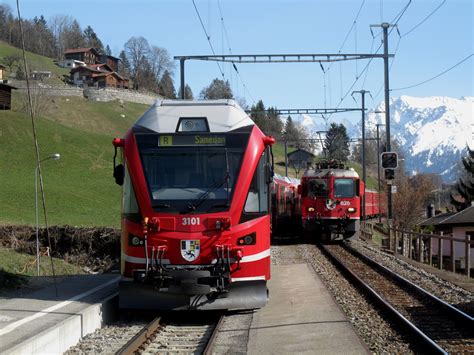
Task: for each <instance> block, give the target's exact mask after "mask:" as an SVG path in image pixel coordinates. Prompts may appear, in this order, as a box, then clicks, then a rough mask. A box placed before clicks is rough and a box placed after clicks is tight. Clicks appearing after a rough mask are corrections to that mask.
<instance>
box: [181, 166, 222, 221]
mask: <svg viewBox="0 0 474 355" xmlns="http://www.w3.org/2000/svg"><path fill="white" fill-rule="evenodd" d="M229 179H230V176H229V174H228V173H226V175H225V176H224V178H223V179H222V181H219V182H218V183H215V184H214V185H212V186H211V187H210V188H209V189H207V190H206V191H204V192H203V193H202V194H201V195H199V197H198V198H197V201H196V203H194V204H193V203H189V204H188V209H189V212H191V211H194V210H196V209H197V208H198V207H199V206H201V205H202V204H203V203H204V202H205V201H206V200H207V199H208V198H209V196H210V194H211V193H213V192H214V191H215V190H217V189H218V188H220V187H221V186H222V185H224V184H225V183H226V181H227V182H228V181H229ZM227 204H228V203H227Z"/></svg>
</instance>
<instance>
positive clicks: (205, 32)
mask: <svg viewBox="0 0 474 355" xmlns="http://www.w3.org/2000/svg"><path fill="white" fill-rule="evenodd" d="M192 1H193V5H194V10H196V14H197V16H198V18H199V22H201V27H202V30H203V31H204V34H205V35H206V39H207V42H208V43H209V47H211V51H212V54H213V55H216V52H215V51H214V47H213V45H212V42H211V36H209V34H208V33H207V30H206V27H205V26H204V23H203V22H202V18H201V14H200V13H199V10H198V8H197V6H196V3H195V1H194V0H192ZM216 64H217V67H218V68H219V71H220V72H221V75H222V78H225V75H224V72H223V71H222V68H221V65H220V64H219V62H217V61H216Z"/></svg>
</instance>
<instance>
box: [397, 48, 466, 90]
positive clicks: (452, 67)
mask: <svg viewBox="0 0 474 355" xmlns="http://www.w3.org/2000/svg"><path fill="white" fill-rule="evenodd" d="M473 55H474V54H473V53H471V54H469V55H468V56H467V57H465V58H464V59H462V60H461V61H459V62H457V63H456V64H454V65H453V66H451V67H449V68H448V69H446V70H443V71H442V72H441V73H439V74H437V75H435V76H433V77H431V78H429V79H426V80H424V81H422V82H420V83H418V84H414V85H410V86H404V87H401V88H396V89H390V91H398V90H405V89H411V88H414V87H416V86H420V85H423V84H426V83H428V82H430V81H431V80H434V79H436V78H439V77H440V76H442V75H444V74H446V73H447V72H449V71H451V70H453V69H454V68H456V67H457V66H459V65H461V64H462V63H464V62H465V61H466V60H468V59H469V58H471V57H472V56H473Z"/></svg>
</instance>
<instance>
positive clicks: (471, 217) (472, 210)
mask: <svg viewBox="0 0 474 355" xmlns="http://www.w3.org/2000/svg"><path fill="white" fill-rule="evenodd" d="M439 224H440V225H443V226H448V225H453V224H458V225H459V224H468V225H471V226H474V206H470V207H468V208H465V209H463V210H462V211H460V212H458V213H456V214H454V215H453V216H451V217H448V218H446V219H445V220H443V221H442V222H440V223H439Z"/></svg>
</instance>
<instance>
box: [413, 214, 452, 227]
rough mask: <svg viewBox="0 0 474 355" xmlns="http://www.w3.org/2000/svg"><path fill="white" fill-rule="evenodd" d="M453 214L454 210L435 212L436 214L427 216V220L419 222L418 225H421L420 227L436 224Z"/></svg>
mask: <svg viewBox="0 0 474 355" xmlns="http://www.w3.org/2000/svg"><path fill="white" fill-rule="evenodd" d="M453 215H455V213H454V212H447V213H440V214H437V215H436V216H433V217H431V218H428V219H427V220H425V221H423V222H421V223H420V226H422V227H427V226H437V225H438V224H440V223H441V222H443V221H444V220H445V219H446V218H449V217H451V216H453Z"/></svg>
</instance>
